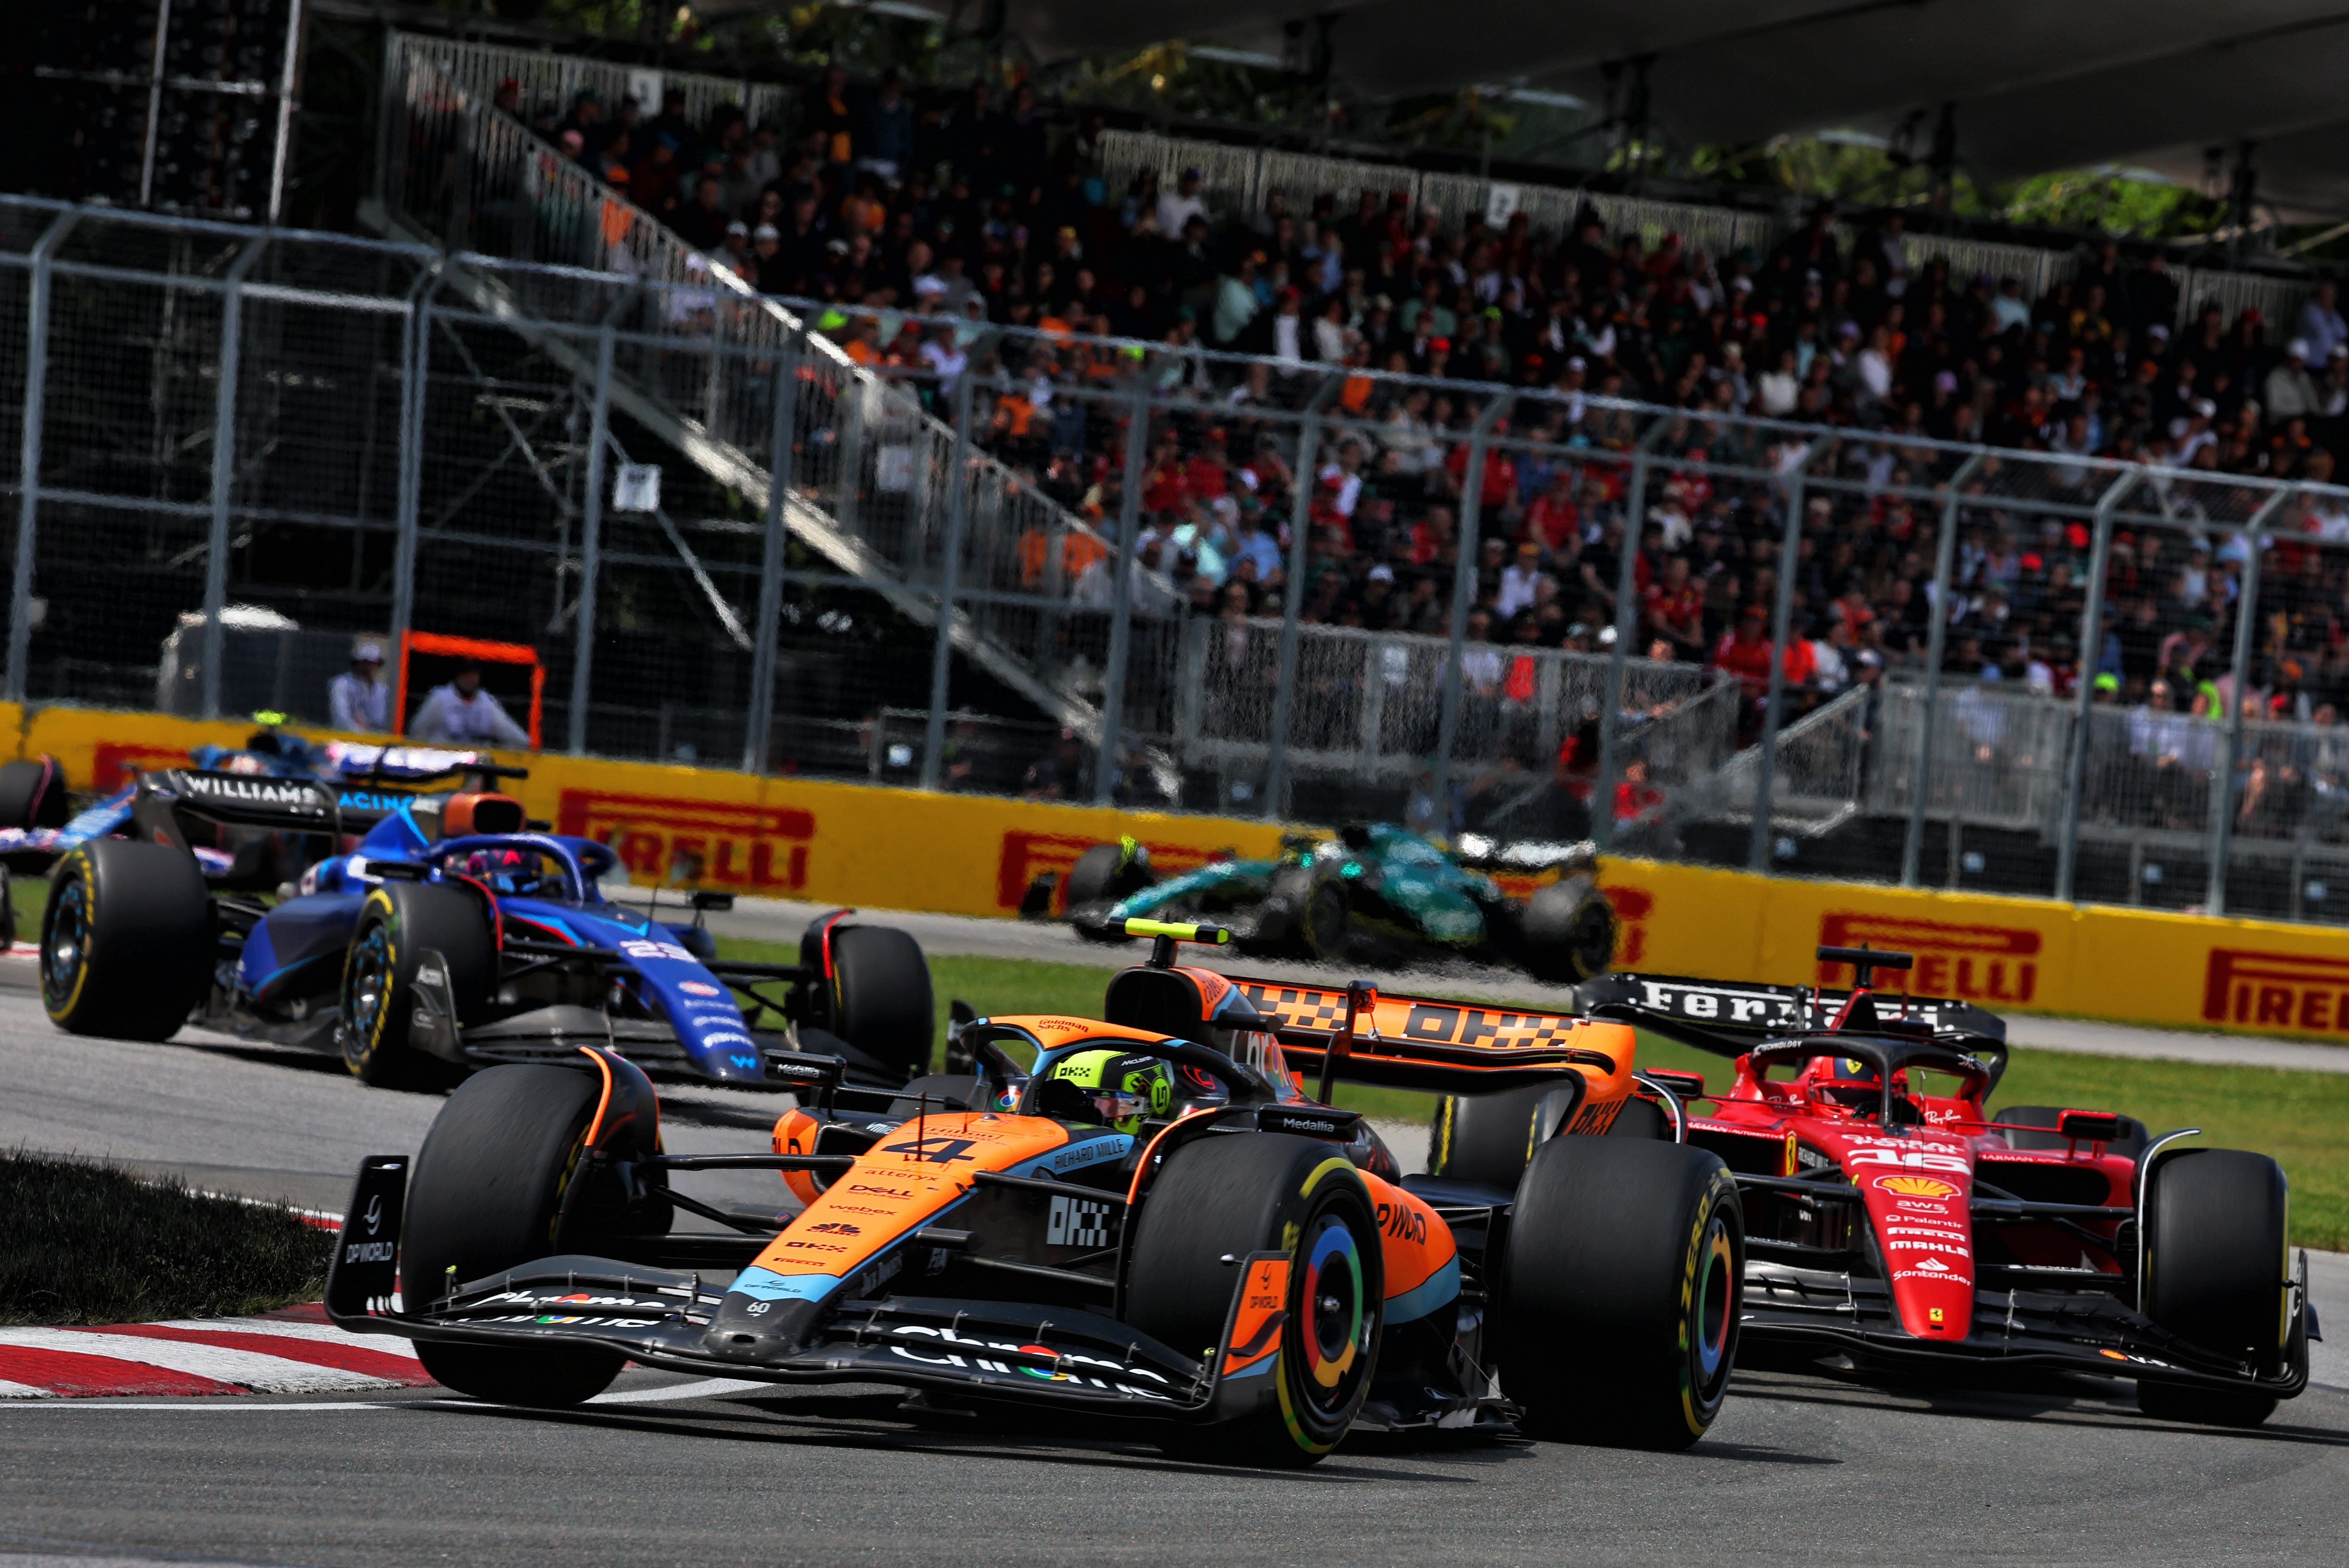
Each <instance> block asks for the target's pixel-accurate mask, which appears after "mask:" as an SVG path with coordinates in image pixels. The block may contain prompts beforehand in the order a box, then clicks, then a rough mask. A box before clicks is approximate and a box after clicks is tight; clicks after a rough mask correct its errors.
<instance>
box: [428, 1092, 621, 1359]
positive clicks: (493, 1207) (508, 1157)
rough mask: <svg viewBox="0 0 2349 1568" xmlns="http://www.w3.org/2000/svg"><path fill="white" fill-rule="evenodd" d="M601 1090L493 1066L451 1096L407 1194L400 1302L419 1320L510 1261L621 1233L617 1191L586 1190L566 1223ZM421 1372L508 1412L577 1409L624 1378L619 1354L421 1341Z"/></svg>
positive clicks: (576, 1248)
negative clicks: (455, 1290) (456, 1290)
mask: <svg viewBox="0 0 2349 1568" xmlns="http://www.w3.org/2000/svg"><path fill="white" fill-rule="evenodd" d="M600 1090H601V1084H600V1082H599V1080H598V1079H597V1077H596V1075H595V1074H594V1073H591V1072H583V1071H581V1070H579V1069H576V1068H572V1067H557V1066H552V1065H546V1064H537V1063H533V1064H527V1065H523V1064H516V1065H509V1066H502V1067H492V1068H489V1069H488V1070H486V1071H484V1072H481V1073H479V1074H476V1075H474V1076H473V1077H472V1078H471V1079H470V1080H468V1081H467V1082H466V1083H464V1084H463V1085H460V1087H459V1088H458V1089H457V1091H456V1092H455V1093H454V1094H451V1095H450V1096H449V1102H448V1104H447V1105H445V1106H441V1107H440V1115H439V1116H435V1117H434V1118H433V1121H432V1130H431V1131H430V1132H429V1133H427V1134H426V1135H425V1138H424V1147H423V1149H422V1151H421V1152H419V1154H418V1155H417V1157H416V1171H415V1175H414V1176H413V1177H412V1178H411V1179H409V1185H408V1209H407V1219H406V1221H405V1223H404V1225H403V1227H402V1231H401V1236H400V1249H399V1272H400V1298H401V1302H402V1304H403V1305H405V1306H406V1308H407V1309H408V1310H409V1312H411V1313H417V1312H423V1311H425V1310H426V1309H427V1308H429V1306H430V1305H431V1304H432V1303H434V1302H436V1301H438V1300H439V1299H440V1297H441V1296H442V1295H443V1294H445V1293H447V1291H448V1288H449V1284H450V1279H451V1276H452V1275H453V1277H454V1281H455V1282H456V1283H457V1284H459V1285H465V1284H471V1283H472V1282H476V1281H479V1280H483V1279H488V1278H491V1277H493V1276H495V1275H496V1274H498V1273H500V1272H502V1271H504V1270H507V1269H512V1268H513V1267H515V1266H516V1265H517V1264H521V1263H527V1262H532V1261H533V1260H534V1259H538V1258H544V1257H551V1256H554V1255H557V1254H560V1253H563V1252H565V1251H584V1250H585V1248H587V1247H589V1246H592V1245H593V1244H594V1243H595V1241H596V1240H597V1239H598V1238H600V1237H602V1236H605V1235H608V1234H610V1233H612V1232H613V1231H616V1230H619V1229H621V1228H623V1226H622V1214H621V1211H620V1210H619V1208H618V1194H617V1192H616V1191H614V1192H611V1193H599V1192H595V1191H593V1190H591V1191H588V1192H583V1193H581V1194H580V1196H579V1199H578V1200H577V1201H576V1202H574V1204H573V1206H572V1212H571V1214H570V1215H569V1216H568V1217H567V1218H566V1217H565V1216H564V1213H563V1200H564V1194H565V1192H566V1191H567V1190H568V1189H569V1187H570V1184H571V1182H572V1181H573V1180H574V1179H578V1178H579V1176H580V1170H581V1162H582V1158H583V1157H584V1156H585V1152H586V1141H587V1126H588V1122H589V1121H590V1119H591V1118H592V1117H593V1116H594V1115H595V1106H596V1101H597V1098H598V1096H599V1093H600ZM416 1354H417V1356H418V1358H419V1359H420V1360H421V1361H422V1362H423V1363H424V1370H425V1371H427V1372H429V1373H430V1374H431V1375H432V1376H433V1377H434V1378H435V1379H436V1380H438V1381H439V1382H440V1383H442V1384H444V1385H446V1386H449V1387H450V1388H453V1389H455V1390H456V1391H457V1392H459V1393H460V1394H470V1395H471V1396H472V1397H475V1398H477V1399H492V1400H495V1401H497V1402H499V1403H500V1404H508V1405H575V1404H578V1403H579V1402H580V1401H581V1400H583V1399H587V1398H591V1397H594V1396H595V1395H597V1394H600V1393H602V1392H603V1391H604V1389H605V1387H607V1386H609V1385H610V1384H611V1381H612V1379H613V1378H615V1377H616V1376H619V1374H620V1366H621V1364H622V1361H623V1359H624V1358H623V1357H622V1356H620V1355H618V1354H616V1353H612V1352H604V1351H585V1350H573V1349H556V1348H553V1347H549V1348H545V1349H540V1348H537V1347H533V1346H527V1345H524V1346H506V1345H500V1346H497V1347H495V1348H490V1347H486V1346H481V1345H435V1344H433V1343H431V1342H430V1341H426V1340H419V1341H418V1342H417V1345H416Z"/></svg>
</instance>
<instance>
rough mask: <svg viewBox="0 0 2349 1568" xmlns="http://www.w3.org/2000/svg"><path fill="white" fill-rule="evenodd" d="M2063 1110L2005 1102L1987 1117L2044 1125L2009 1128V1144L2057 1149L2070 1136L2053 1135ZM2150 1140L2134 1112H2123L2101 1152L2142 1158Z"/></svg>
mask: <svg viewBox="0 0 2349 1568" xmlns="http://www.w3.org/2000/svg"><path fill="white" fill-rule="evenodd" d="M2063 1114H2064V1113H2063V1111H2062V1110H2061V1109H2060V1108H2059V1107H2057V1106H2007V1107H2006V1109H2004V1110H2002V1111H1992V1113H1991V1117H1990V1119H1991V1120H1992V1121H1994V1122H2004V1123H2006V1124H2007V1125H2008V1127H2010V1129H2012V1128H2013V1127H2044V1128H2046V1129H2047V1130H2046V1131H2044V1132H2015V1131H2013V1130H2010V1131H2009V1132H2008V1133H2007V1135H2006V1143H2007V1147H2009V1148H2023V1149H2058V1150H2060V1149H2065V1148H2069V1147H2072V1140H2071V1139H2069V1138H2066V1137H2057V1136H2056V1132H2055V1127H2056V1123H2057V1120H2058V1118H2059V1117H2061V1116H2063ZM2151 1141H2152V1135H2151V1134H2149V1133H2147V1131H2146V1130H2145V1124H2144V1123H2143V1122H2141V1121H2139V1120H2137V1118H2136V1117H2135V1116H2123V1117H2122V1118H2121V1136H2120V1137H2116V1138H2115V1139H2113V1141H2112V1142H2110V1143H2108V1144H2106V1146H2105V1152H2106V1153H2107V1154H2125V1155H2127V1156H2128V1158H2131V1159H2142V1158H2144V1157H2145V1146H2146V1145H2147V1143H2149V1142H2151Z"/></svg>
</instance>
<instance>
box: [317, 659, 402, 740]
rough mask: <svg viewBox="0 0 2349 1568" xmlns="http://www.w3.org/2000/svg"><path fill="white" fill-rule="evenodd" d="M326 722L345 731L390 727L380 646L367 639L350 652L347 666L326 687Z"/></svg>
mask: <svg viewBox="0 0 2349 1568" xmlns="http://www.w3.org/2000/svg"><path fill="white" fill-rule="evenodd" d="M326 722H327V723H328V724H329V725H331V726H332V727H334V728H335V729H337V730H342V731H345V732H359V733H367V732H382V731H385V730H388V729H390V728H391V688H390V687H389V686H388V685H386V684H385V683H384V679H383V644H381V643H379V642H377V641H375V640H374V639H367V640H366V641H363V642H361V643H360V644H359V645H358V646H357V647H356V648H354V649H351V667H350V669H348V670H345V671H344V672H343V673H342V674H340V675H337V676H336V677H335V678H334V680H331V681H329V682H327V684H326Z"/></svg>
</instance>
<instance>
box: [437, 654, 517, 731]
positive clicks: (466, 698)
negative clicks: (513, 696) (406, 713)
mask: <svg viewBox="0 0 2349 1568" xmlns="http://www.w3.org/2000/svg"><path fill="white" fill-rule="evenodd" d="M408 732H409V734H411V735H414V736H415V737H416V738H417V739H418V740H419V741H437V742H445V743H448V744H451V745H467V744H480V745H491V746H510V747H526V746H528V745H529V744H530V732H528V731H527V730H524V729H523V727H522V726H521V725H520V724H517V723H515V722H513V720H512V718H510V717H508V716H507V713H506V711H505V708H504V706H503V705H502V704H501V703H500V702H499V701H498V700H497V699H496V698H495V697H493V696H492V695H491V694H490V693H489V692H487V691H482V690H481V666H480V665H479V664H476V663H474V662H473V661H471V659H468V660H467V661H466V662H465V663H464V664H463V665H462V666H461V667H460V669H459V670H458V671H457V678H456V679H455V680H451V681H450V682H449V683H448V684H447V685H445V686H435V687H434V688H433V689H432V691H431V693H430V694H429V696H427V697H426V698H425V699H424V705H423V706H422V707H420V708H419V709H417V711H416V716H415V717H414V718H413V719H411V720H409V725H408Z"/></svg>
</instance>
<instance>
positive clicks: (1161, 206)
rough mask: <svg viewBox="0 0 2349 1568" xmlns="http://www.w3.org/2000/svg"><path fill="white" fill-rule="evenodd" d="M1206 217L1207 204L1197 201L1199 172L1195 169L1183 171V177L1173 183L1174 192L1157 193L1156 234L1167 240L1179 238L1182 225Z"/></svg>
mask: <svg viewBox="0 0 2349 1568" xmlns="http://www.w3.org/2000/svg"><path fill="white" fill-rule="evenodd" d="M1206 215H1207V203H1206V202H1203V201H1201V200H1200V199H1199V171H1197V170H1196V169H1185V170H1184V171H1183V177H1182V179H1180V180H1178V181H1176V182H1174V190H1172V191H1164V192H1160V193H1159V197H1158V232H1159V233H1160V234H1164V235H1166V236H1168V237H1169V238H1177V237H1179V236H1180V235H1181V234H1182V233H1183V225H1184V224H1185V223H1189V222H1190V221H1191V220H1192V219H1194V218H1204V217H1206Z"/></svg>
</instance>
